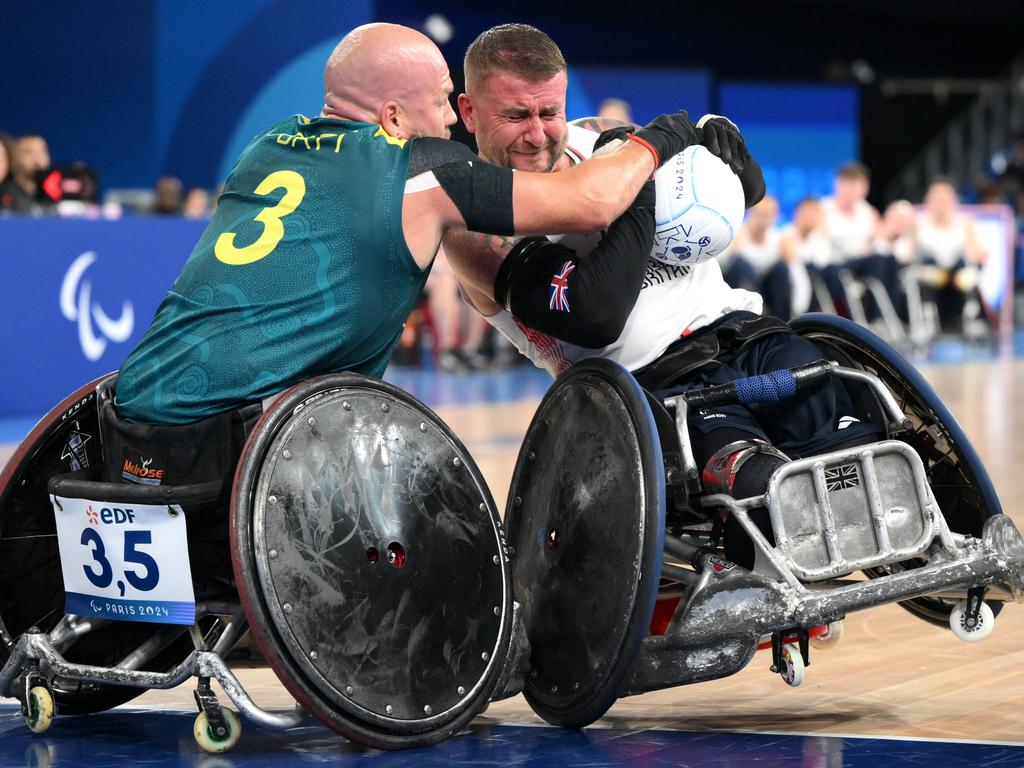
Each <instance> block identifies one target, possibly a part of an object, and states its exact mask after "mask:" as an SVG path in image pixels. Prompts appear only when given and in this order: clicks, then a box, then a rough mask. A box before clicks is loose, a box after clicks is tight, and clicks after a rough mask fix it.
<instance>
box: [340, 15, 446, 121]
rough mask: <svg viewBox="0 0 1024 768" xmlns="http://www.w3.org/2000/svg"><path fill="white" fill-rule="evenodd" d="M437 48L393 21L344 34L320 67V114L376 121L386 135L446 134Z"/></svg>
mask: <svg viewBox="0 0 1024 768" xmlns="http://www.w3.org/2000/svg"><path fill="white" fill-rule="evenodd" d="M451 91H452V81H451V77H450V76H449V74H448V65H447V64H446V63H445V60H444V56H442V55H441V51H439V50H438V48H437V46H436V45H434V43H433V42H432V41H431V40H430V38H428V37H427V36H426V35H424V34H422V33H420V32H417V31H416V30H415V29H410V28H409V27H403V26H401V25H398V24H366V25H364V26H362V27H357V28H356V29H354V30H352V31H351V32H349V33H348V34H347V35H345V37H344V38H342V40H341V42H340V43H338V45H337V47H335V49H334V51H333V53H331V56H330V58H329V59H328V60H327V66H326V67H325V68H324V108H323V111H322V112H321V114H322V115H323V116H324V117H334V118H338V119H342V120H358V121H362V122H368V123H379V124H380V125H381V126H383V127H384V129H385V130H386V131H387V132H388V133H390V134H391V135H392V136H396V137H398V138H403V139H409V138H413V137H415V136H441V137H444V138H447V137H448V135H449V134H450V131H449V130H448V128H449V126H451V125H453V124H454V123H455V113H454V111H453V110H452V108H451V105H450V103H449V102H448V96H449V94H450V93H451Z"/></svg>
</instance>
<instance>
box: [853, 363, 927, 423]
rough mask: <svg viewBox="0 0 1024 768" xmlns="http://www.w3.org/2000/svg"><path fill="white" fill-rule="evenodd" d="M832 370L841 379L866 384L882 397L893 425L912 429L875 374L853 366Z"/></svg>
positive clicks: (894, 400)
mask: <svg viewBox="0 0 1024 768" xmlns="http://www.w3.org/2000/svg"><path fill="white" fill-rule="evenodd" d="M833 372H834V373H835V375H836V376H838V377H839V378H841V379H850V380H851V381H859V382H861V383H862V384H867V385H868V386H869V387H871V388H872V389H874V390H875V394H877V395H878V396H879V397H880V398H881V399H882V404H883V405H884V406H885V408H886V410H888V411H889V416H890V417H891V418H892V423H893V426H896V427H898V428H900V429H906V430H909V429H913V426H914V425H913V424H912V423H911V422H910V419H908V418H907V417H906V415H905V414H904V413H903V411H902V410H900V407H899V405H897V404H896V398H894V397H893V396H892V392H890V391H889V388H888V387H886V386H885V385H884V384H883V383H882V381H881V379H879V378H878V377H877V376H874V375H872V374H870V373H866V372H864V371H858V370H857V369H855V368H844V367H843V366H841V365H837V366H835V368H834V369H833Z"/></svg>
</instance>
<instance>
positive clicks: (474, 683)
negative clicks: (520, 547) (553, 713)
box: [0, 373, 526, 752]
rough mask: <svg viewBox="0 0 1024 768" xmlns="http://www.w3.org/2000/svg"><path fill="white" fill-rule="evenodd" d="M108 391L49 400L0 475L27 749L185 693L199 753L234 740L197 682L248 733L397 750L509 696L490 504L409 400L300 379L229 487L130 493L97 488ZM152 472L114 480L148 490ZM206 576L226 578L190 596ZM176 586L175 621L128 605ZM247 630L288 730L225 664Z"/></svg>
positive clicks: (265, 416) (105, 462) (7, 627)
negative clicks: (55, 722) (78, 720)
mask: <svg viewBox="0 0 1024 768" xmlns="http://www.w3.org/2000/svg"><path fill="white" fill-rule="evenodd" d="M115 387H116V376H113V375H111V376H108V377H104V378H102V379H98V380H97V381H95V382H92V383H91V384H88V385H86V386H84V387H82V388H81V389H79V390H78V391H77V392H75V393H73V394H72V395H70V396H69V397H68V398H67V399H65V400H64V401H63V402H61V403H60V404H59V405H57V407H56V408H54V409H53V410H52V411H51V412H50V413H49V414H48V415H47V416H46V417H44V419H43V420H42V421H41V422H40V423H39V424H38V425H37V426H36V427H35V428H34V429H33V430H32V432H31V433H30V434H29V436H28V437H27V438H26V439H25V440H24V441H23V442H22V444H21V446H20V447H19V448H18V450H17V451H16V453H15V454H14V456H13V457H12V458H11V459H10V461H9V463H8V465H7V466H6V468H5V469H4V471H3V474H2V475H0V562H2V563H3V566H2V567H0V696H14V697H17V698H18V699H19V700H20V701H21V705H22V713H23V715H24V717H25V719H26V721H27V723H28V725H29V727H30V728H31V729H32V730H33V731H36V732H40V733H41V732H43V731H45V730H46V729H47V728H48V727H49V726H50V724H51V721H52V719H53V716H54V714H55V713H60V714H69V715H70V714H74V715H81V714H89V713H94V712H99V711H102V710H106V709H109V708H111V707H114V706H117V705H119V704H122V703H124V702H127V701H129V700H130V699H132V698H133V697H135V696H137V695H138V694H140V693H142V692H143V691H144V690H146V689H162V688H171V687H174V686H177V685H179V684H181V683H183V682H185V681H186V680H188V679H189V678H191V677H195V678H197V685H196V689H195V699H196V704H197V706H198V709H199V714H198V717H197V719H196V721H195V728H194V735H195V738H196V741H197V742H198V744H199V745H200V747H202V748H203V749H205V750H207V751H210V752H223V751H225V750H227V749H230V748H231V747H232V746H234V745H235V744H236V743H237V741H238V739H239V736H240V733H241V725H240V720H239V717H238V715H237V714H236V713H235V712H234V711H233V710H231V709H228V708H226V707H221V706H220V704H219V702H218V699H217V696H216V694H215V693H214V691H213V690H212V689H211V685H210V682H211V680H212V679H216V680H217V681H219V683H220V684H221V686H222V688H223V690H224V692H225V693H226V695H227V696H228V698H230V699H231V701H232V702H233V704H234V705H235V706H236V707H237V708H238V710H239V711H240V712H241V713H242V714H243V715H245V716H246V717H247V718H248V719H250V720H253V721H255V722H257V723H259V724H262V725H263V726H266V727H275V728H288V727H291V726H294V725H296V724H298V723H299V722H300V720H301V718H302V717H303V716H304V713H310V714H312V715H315V716H316V717H317V718H319V719H320V720H321V721H322V722H324V723H325V724H326V725H328V726H329V727H331V728H332V729H334V730H335V731H337V732H339V733H342V734H343V735H345V736H347V737H349V738H351V739H352V740H354V741H357V742H360V743H362V744H365V745H369V746H372V747H376V748H382V749H400V748H406V747H415V746H426V745H430V744H434V743H437V742H439V741H441V740H443V739H445V738H447V737H448V736H449V735H451V734H453V733H455V732H457V731H458V730H460V729H461V728H463V727H464V726H465V725H466V724H467V723H468V722H469V721H470V720H471V719H472V718H473V717H474V716H475V715H476V714H478V713H479V712H480V711H481V710H482V709H483V708H484V707H485V706H486V704H487V702H488V701H490V700H491V699H492V698H494V697H497V696H503V695H512V693H515V692H518V691H519V690H520V689H521V688H522V674H523V665H524V664H525V660H526V654H525V640H524V639H523V636H524V632H523V629H522V627H521V626H519V624H518V621H517V613H516V611H515V609H514V606H513V600H512V580H511V572H510V561H509V558H508V552H507V547H506V544H505V541H504V534H503V529H502V527H501V524H500V520H499V516H498V514H497V511H496V509H495V505H494V501H493V499H492V497H491V495H490V492H489V491H488V489H487V486H486V484H485V483H484V480H483V478H482V476H481V474H480V472H479V470H478V469H477V467H476V465H475V464H474V462H473V460H472V458H471V457H470V456H469V455H468V454H467V453H466V451H465V448H464V447H463V446H462V445H461V443H460V442H459V440H458V439H457V438H456V436H455V435H454V433H452V431H451V430H450V429H448V427H447V426H446V425H445V424H444V423H443V422H442V421H441V420H440V419H439V418H438V417H437V416H436V415H435V414H433V413H432V412H431V411H429V410H428V409H427V408H426V407H425V406H423V405H422V404H420V403H419V402H417V401H416V400H415V399H414V398H413V397H411V396H410V395H408V394H407V393H405V392H403V391H401V390H399V389H397V388H396V387H393V386H390V385H388V384H386V383H383V382H380V381H375V380H370V379H367V378H364V377H361V376H358V375H355V374H349V373H344V374H332V375H328V376H322V377H319V378H315V379H312V380H310V381H308V382H305V383H302V384H299V385H296V386H294V387H292V388H291V389H289V390H287V391H286V392H284V393H283V394H282V395H280V396H279V397H278V398H277V399H276V400H274V401H273V402H272V403H271V404H269V405H268V406H267V407H266V409H265V411H263V413H262V416H260V417H259V420H258V422H256V423H255V426H253V427H252V430H251V432H250V433H249V435H248V439H246V440H245V442H244V448H243V449H242V450H241V455H240V458H238V460H237V464H231V466H235V467H236V469H235V471H234V473H233V479H232V477H231V476H230V475H229V476H228V477H222V478H219V479H218V478H213V479H206V480H204V481H202V482H193V483H191V484H176V485H168V484H163V483H161V484H136V483H132V482H109V481H105V480H104V478H108V479H109V478H110V476H111V472H110V469H111V466H112V463H113V464H116V465H117V466H116V467H115V471H114V473H113V474H114V478H115V479H117V477H116V476H117V474H118V471H120V469H121V466H120V464H121V461H122V456H120V455H118V454H117V451H116V450H114V449H112V448H111V446H112V445H115V443H114V442H113V441H112V440H111V439H110V436H111V435H112V434H114V433H115V432H116V429H117V428H118V425H117V424H116V423H113V424H112V423H110V422H111V419H114V420H116V419H117V417H116V414H114V415H113V416H111V414H113V407H112V398H113V396H114V392H115ZM256 411H257V413H258V411H259V408H258V406H257V408H256ZM250 426H251V425H250ZM153 429H154V433H153V434H154V438H155V440H156V443H157V444H158V445H159V444H160V439H161V437H160V436H161V428H160V427H154V428H153ZM170 429H171V430H173V429H175V428H173V427H172V428H170ZM164 434H166V435H170V434H171V433H170V432H165V433H164ZM201 448H202V446H197V452H198V451H199V450H200V449H201ZM153 461H154V459H153V456H152V455H150V456H149V457H148V458H146V457H145V456H143V458H142V459H141V460H140V461H138V463H137V464H130V463H128V462H127V460H126V463H125V469H126V470H130V471H131V472H132V473H133V474H134V475H135V476H136V477H141V478H144V479H147V480H154V479H158V478H157V475H158V470H156V469H155V467H157V466H159V461H157V463H156V464H154V463H152V462H153ZM101 470H103V471H101ZM168 471H169V470H168ZM167 478H170V475H169V474H168V475H167ZM200 479H202V478H200ZM118 526H120V528H119V527H118ZM168 526H170V527H168ZM175 526H178V527H175ZM147 528H148V529H149V530H145V529H147ZM182 531H184V534H183V533H182ZM122 533H123V536H122ZM182 536H184V537H185V539H184V541H181V540H180V539H181V538H182ZM175 537H177V538H178V540H179V541H178V545H177V549H175V548H174V547H173V546H172V545H171V544H170V543H168V542H171V541H174V540H175ZM122 548H123V552H124V557H123V558H122V559H119V555H120V551H121V550H122ZM197 553H202V555H201V556H198V557H197ZM210 553H213V554H212V555H211V554H210ZM182 563H188V566H187V567H182ZM217 566H221V570H224V569H226V572H227V576H226V578H220V579H210V578H208V577H209V576H210V573H209V571H210V570H211V569H212V570H217ZM182 575H184V581H185V582H188V581H191V582H192V584H191V585H190V587H188V586H187V588H186V589H185V593H186V596H185V598H184V602H183V601H182V598H181V596H180V595H176V596H172V597H173V599H171V600H170V602H169V603H168V602H166V601H165V602H164V603H161V602H160V601H159V600H153V599H150V598H152V596H153V595H156V594H158V593H160V594H164V593H163V592H161V590H163V589H164V586H163V585H165V583H166V582H168V581H169V580H173V579H174V578H175V576H177V577H181V576H182ZM189 576H191V579H189ZM180 580H181V579H180V578H179V581H180ZM85 581H88V582H89V583H90V584H92V586H93V587H96V589H93V588H92V587H90V586H89V584H86V586H85V587H84V588H81V587H80V585H81V584H82V583H84V582H85ZM80 589H82V591H83V592H85V593H87V594H84V595H83V594H81V593H80V592H79V590H80ZM189 589H191V590H192V591H189ZM179 591H180V590H179ZM167 594H169V593H167ZM165 597H166V595H165ZM189 597H191V599H189ZM168 605H170V606H171V607H170V608H169V609H167V608H166V606H168ZM165 609H166V610H165ZM141 616H146V617H148V618H146V620H145V621H140V619H139V617H141ZM172 617H173V620H172ZM122 619H128V620H127V621H126V620H122ZM247 628H248V629H249V631H250V633H251V635H252V637H253V639H254V641H255V643H256V645H257V646H258V648H259V650H260V651H261V652H262V654H263V656H264V657H265V658H266V660H267V661H268V663H269V665H270V666H271V667H272V668H273V670H274V672H275V673H276V674H277V676H278V677H279V678H280V680H281V681H282V683H283V684H284V685H285V687H286V688H287V689H288V691H289V692H290V693H291V694H292V696H294V698H295V699H296V701H297V702H298V704H297V706H296V709H295V711H291V712H289V711H286V712H269V711H265V710H264V709H262V708H260V707H259V706H258V705H257V704H256V703H255V702H254V701H253V700H252V698H251V697H250V696H249V695H248V694H247V693H246V691H245V690H244V688H243V686H242V685H241V683H240V682H239V680H238V679H237V678H236V677H235V675H234V674H233V673H232V671H231V670H230V669H229V668H228V666H227V665H226V664H225V662H224V657H225V655H226V654H227V653H228V651H229V650H230V649H231V648H232V647H233V645H234V644H235V643H236V642H237V641H238V639H239V638H240V636H241V635H242V634H243V632H244V631H245V630H246V629H247Z"/></svg>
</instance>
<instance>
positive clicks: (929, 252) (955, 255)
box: [916, 214, 968, 269]
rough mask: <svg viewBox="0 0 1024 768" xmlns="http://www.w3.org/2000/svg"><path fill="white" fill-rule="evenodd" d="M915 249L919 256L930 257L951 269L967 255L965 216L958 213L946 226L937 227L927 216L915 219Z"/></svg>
mask: <svg viewBox="0 0 1024 768" xmlns="http://www.w3.org/2000/svg"><path fill="white" fill-rule="evenodd" d="M916 238H917V251H918V253H919V254H920V256H921V258H923V259H927V258H931V259H934V260H935V263H936V264H937V265H938V266H940V267H942V268H943V269H952V267H953V265H955V264H956V263H957V261H959V260H960V259H963V260H964V261H965V262H966V261H968V257H967V217H966V216H964V215H962V214H958V215H957V216H955V217H954V218H953V220H952V221H951V222H950V225H949V226H948V227H938V226H936V225H935V223H934V222H932V221H931V220H930V219H929V218H928V217H927V216H924V215H922V216H921V217H920V218H918V220H917V231H916Z"/></svg>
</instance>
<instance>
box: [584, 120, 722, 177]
mask: <svg viewBox="0 0 1024 768" xmlns="http://www.w3.org/2000/svg"><path fill="white" fill-rule="evenodd" d="M628 134H633V135H634V136H636V137H637V138H638V139H641V140H642V141H644V142H645V143H647V144H649V145H651V146H652V147H653V148H654V151H655V152H657V153H658V167H659V168H660V167H661V166H662V165H664V163H665V161H667V160H668V159H669V158H670V157H672V156H673V155H678V154H679V153H680V152H682V151H683V150H684V149H686V148H687V147H691V146H693V145H694V144H699V143H700V139H701V132H700V129H699V128H698V127H697V126H696V125H694V124H693V122H691V120H690V118H689V117H688V116H687V114H686V110H685V109H681V110H679V111H678V112H676V113H675V114H674V115H660V116H658V117H656V118H654V119H653V120H652V121H651V122H649V123H648V124H647V125H645V126H644V127H643V128H640V129H639V130H634V129H633V128H631V127H628V126H620V127H618V128H609V129H608V130H607V131H603V132H602V133H601V135H600V136H598V137H597V141H596V142H595V143H594V151H595V152H596V151H597V150H598V149H599V148H600V147H602V146H604V145H605V144H607V143H608V142H609V141H612V140H613V139H625V138H627V135H628ZM709 149H710V147H709Z"/></svg>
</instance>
